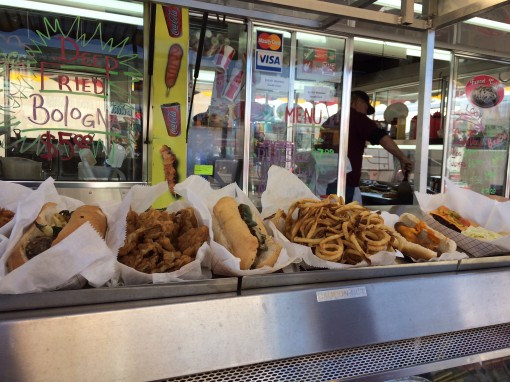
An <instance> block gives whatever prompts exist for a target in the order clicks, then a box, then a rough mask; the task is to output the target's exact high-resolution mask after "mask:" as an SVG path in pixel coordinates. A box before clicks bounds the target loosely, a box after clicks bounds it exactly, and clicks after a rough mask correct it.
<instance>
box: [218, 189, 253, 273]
mask: <svg viewBox="0 0 510 382" xmlns="http://www.w3.org/2000/svg"><path fill="white" fill-rule="evenodd" d="M237 206H238V204H237V202H236V200H235V199H234V198H232V197H223V198H221V199H220V200H219V201H218V202H217V203H216V204H215V206H214V208H213V233H214V240H215V241H216V242H218V243H220V244H221V245H223V246H224V247H225V248H226V249H227V250H228V251H229V252H230V253H232V254H233V255H234V256H236V257H238V258H239V259H241V264H240V268H241V269H242V270H246V269H250V268H251V266H252V265H253V263H254V262H255V258H256V257H257V248H258V246H259V242H258V240H257V238H256V237H255V236H253V235H252V234H251V232H250V229H249V228H248V226H247V225H246V223H245V222H244V221H243V219H242V218H241V214H240V213H239V210H238V208H237Z"/></svg>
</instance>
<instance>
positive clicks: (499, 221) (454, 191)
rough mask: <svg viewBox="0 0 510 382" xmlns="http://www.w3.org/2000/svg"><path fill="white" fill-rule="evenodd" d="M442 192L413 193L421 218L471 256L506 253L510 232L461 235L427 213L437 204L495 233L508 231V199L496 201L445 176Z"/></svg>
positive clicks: (509, 248)
mask: <svg viewBox="0 0 510 382" xmlns="http://www.w3.org/2000/svg"><path fill="white" fill-rule="evenodd" d="M445 184H446V190H447V191H446V192H445V193H442V194H435V195H431V194H425V193H420V192H415V194H416V199H417V200H418V204H419V205H420V208H421V210H422V211H423V213H424V214H425V218H424V221H425V222H426V223H427V224H428V225H430V226H431V227H432V228H434V229H435V230H437V231H439V232H441V233H442V234H443V235H445V236H447V237H449V238H450V239H452V240H454V241H455V242H456V243H457V246H458V247H459V249H462V250H463V251H465V252H466V253H468V254H469V255H470V256H473V257H486V256H497V255H503V254H507V253H509V252H510V235H506V236H503V237H502V238H499V239H496V240H491V241H483V240H477V239H474V238H470V237H467V236H465V235H462V234H461V233H459V232H456V231H454V230H452V229H450V228H448V227H446V226H444V225H443V224H441V223H439V222H437V221H436V220H435V219H434V218H433V217H432V216H431V215H430V214H429V212H430V211H432V210H434V209H436V208H438V207H439V206H441V205H445V206H446V207H448V208H450V209H452V210H454V211H457V212H458V213H459V214H461V215H462V216H463V217H465V218H467V219H470V220H473V221H475V222H477V223H478V224H480V225H481V226H482V227H484V228H487V229H489V230H491V231H495V232H510V202H498V201H496V200H493V199H490V198H488V197H486V196H484V195H482V194H479V193H477V192H474V191H471V190H468V189H464V188H461V187H458V186H457V185H455V183H453V182H452V181H450V180H448V179H446V180H445Z"/></svg>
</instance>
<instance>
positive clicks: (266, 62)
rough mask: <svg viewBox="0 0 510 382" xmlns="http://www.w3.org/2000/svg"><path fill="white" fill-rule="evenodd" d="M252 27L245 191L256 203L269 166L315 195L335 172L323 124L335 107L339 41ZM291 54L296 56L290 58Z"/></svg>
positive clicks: (334, 155) (341, 44)
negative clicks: (284, 172) (294, 178)
mask: <svg viewBox="0 0 510 382" xmlns="http://www.w3.org/2000/svg"><path fill="white" fill-rule="evenodd" d="M294 34H295V36H296V38H295V41H296V44H295V45H294V46H293V45H292V41H293V39H292V36H293V34H292V33H291V32H289V31H285V30H277V29H271V28H268V27H262V26H261V27H256V28H255V29H254V32H253V40H254V45H255V46H254V48H255V49H254V50H255V55H254V57H253V59H254V64H253V82H252V94H251V101H252V104H251V105H252V113H251V136H250V142H251V144H250V165H249V169H250V171H249V179H248V187H249V189H248V194H249V196H250V198H251V199H252V200H253V201H254V203H255V204H259V203H260V197H261V194H262V192H264V190H265V188H266V184H267V172H268V170H269V168H270V167H271V166H272V165H277V166H280V167H284V168H287V169H289V170H290V171H292V172H293V173H295V174H296V175H297V176H298V177H299V178H300V179H301V180H302V181H303V182H304V183H306V184H307V185H308V187H310V189H311V190H312V191H313V192H314V193H316V194H317V195H324V194H326V188H327V185H328V183H331V182H334V181H335V180H336V177H337V174H338V143H337V144H336V151H335V150H334V145H333V144H332V137H333V135H334V134H335V133H336V134H338V131H336V132H335V131H334V130H335V129H330V130H331V131H330V132H331V134H330V135H327V134H321V131H322V127H321V125H322V123H323V122H325V121H326V119H327V118H328V117H329V116H331V115H333V114H335V113H336V112H337V111H338V105H339V99H340V93H341V80H342V73H343V63H344V60H343V57H344V49H345V42H344V40H343V39H340V38H334V37H328V36H320V35H314V34H308V33H300V32H294ZM291 57H295V59H294V61H292V59H291Z"/></svg>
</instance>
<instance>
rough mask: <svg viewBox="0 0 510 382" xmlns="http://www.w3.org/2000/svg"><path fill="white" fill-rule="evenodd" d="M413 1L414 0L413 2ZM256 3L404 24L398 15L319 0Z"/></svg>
mask: <svg viewBox="0 0 510 382" xmlns="http://www.w3.org/2000/svg"><path fill="white" fill-rule="evenodd" d="M403 1H404V2H405V3H407V2H408V1H409V2H413V1H412V0H403ZM413 3H414V2H413ZM257 4H271V5H278V6H282V7H288V8H292V9H300V10H302V11H308V12H313V13H322V14H328V15H338V16H344V17H346V18H352V19H360V20H365V21H371V22H376V23H383V24H390V25H404V24H403V21H404V20H403V18H402V16H400V15H394V14H389V13H384V12H379V11H372V10H368V9H360V8H355V7H352V6H348V5H341V4H334V3H329V2H326V1H320V0H259V1H257ZM405 22H406V23H409V24H405V25H406V26H408V27H410V28H416V29H423V30H425V29H428V28H429V24H428V22H427V21H426V20H419V19H414V18H413V20H412V21H411V22H410V20H409V19H406V20H405Z"/></svg>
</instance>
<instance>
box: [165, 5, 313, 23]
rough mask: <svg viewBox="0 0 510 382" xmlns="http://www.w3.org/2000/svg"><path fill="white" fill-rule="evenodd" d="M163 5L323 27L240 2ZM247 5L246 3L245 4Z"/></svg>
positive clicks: (311, 21)
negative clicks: (242, 4)
mask: <svg viewBox="0 0 510 382" xmlns="http://www.w3.org/2000/svg"><path fill="white" fill-rule="evenodd" d="M158 3H162V4H173V5H179V6H182V7H186V8H189V9H197V10H201V11H207V12H209V13H218V14H224V15H229V16H237V17H247V18H251V19H254V20H265V21H268V22H276V23H279V24H287V25H300V26H302V27H303V28H311V29H320V28H321V25H320V23H319V21H317V20H313V19H309V18H304V17H297V16H286V15H282V14H279V13H270V12H267V10H265V9H264V10H260V9H259V10H257V9H254V7H253V6H252V4H249V5H246V4H244V7H242V6H241V5H240V4H241V3H240V2H237V1H228V0H227V1H224V2H223V4H219V3H213V2H210V1H206V0H162V1H158ZM245 3H246V2H245Z"/></svg>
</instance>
